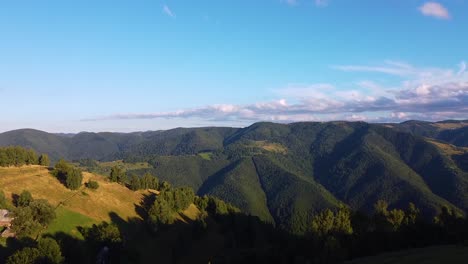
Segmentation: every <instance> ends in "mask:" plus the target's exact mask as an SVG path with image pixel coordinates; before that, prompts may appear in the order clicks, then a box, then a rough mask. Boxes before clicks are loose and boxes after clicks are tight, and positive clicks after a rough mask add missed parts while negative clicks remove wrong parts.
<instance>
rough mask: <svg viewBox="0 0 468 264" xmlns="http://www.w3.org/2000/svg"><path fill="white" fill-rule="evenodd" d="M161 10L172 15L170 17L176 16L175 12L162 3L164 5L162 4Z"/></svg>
mask: <svg viewBox="0 0 468 264" xmlns="http://www.w3.org/2000/svg"><path fill="white" fill-rule="evenodd" d="M163 12H164V13H165V14H166V15H168V16H170V17H172V18H175V17H176V15H175V13H174V12H172V10H171V9H170V8H169V7H168V6H167V5H164V6H163Z"/></svg>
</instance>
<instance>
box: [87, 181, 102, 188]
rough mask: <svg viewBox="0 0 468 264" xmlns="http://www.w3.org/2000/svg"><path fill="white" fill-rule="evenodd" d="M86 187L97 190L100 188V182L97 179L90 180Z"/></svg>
mask: <svg viewBox="0 0 468 264" xmlns="http://www.w3.org/2000/svg"><path fill="white" fill-rule="evenodd" d="M85 185H86V188H88V189H91V190H97V189H98V188H99V183H98V182H97V181H91V180H90V181H88V182H87V183H86V184H85Z"/></svg>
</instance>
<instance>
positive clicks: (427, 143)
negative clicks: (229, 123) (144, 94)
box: [0, 121, 468, 233]
mask: <svg viewBox="0 0 468 264" xmlns="http://www.w3.org/2000/svg"><path fill="white" fill-rule="evenodd" d="M466 124H467V122H465V121H445V122H437V123H430V122H420V121H409V122H405V123H401V124H368V123H364V122H325V123H320V122H303V123H293V124H275V123H267V122H263V123H256V124H253V125H251V126H249V127H246V128H217V127H208V128H177V129H172V130H167V131H150V132H138V133H129V134H123V133H79V134H76V135H54V134H48V133H45V132H40V131H34V130H19V131H11V132H7V133H3V134H0V145H22V146H26V147H30V148H33V149H35V150H38V151H40V152H41V153H42V152H44V153H48V154H49V155H50V156H51V157H52V159H56V158H57V157H59V156H61V155H62V156H64V157H66V158H67V159H70V160H81V161H80V162H79V163H80V164H81V165H82V166H84V167H85V168H86V169H89V170H92V171H96V172H100V173H105V174H106V173H109V171H110V167H109V166H110V165H109V164H114V163H108V162H106V161H114V160H117V159H119V160H123V163H121V164H120V165H119V166H121V167H122V168H124V169H125V170H126V172H127V174H128V175H129V176H130V175H133V174H135V175H139V176H142V175H143V174H145V173H150V174H152V175H156V176H157V177H158V178H160V179H161V180H164V181H168V182H171V183H172V184H174V185H175V186H189V187H192V188H193V189H194V190H195V191H196V192H197V194H199V195H203V194H211V195H214V196H217V197H219V198H222V199H224V200H226V201H228V202H230V203H232V204H234V205H236V206H237V207H239V208H241V209H242V210H243V211H244V212H247V213H249V214H252V215H254V216H258V217H260V219H263V220H265V221H267V222H274V224H276V225H277V226H281V227H282V228H284V229H286V230H289V231H292V232H295V233H304V232H307V231H308V230H307V228H309V225H308V223H309V222H310V218H311V216H312V215H313V214H314V213H315V212H317V211H320V210H321V209H323V208H327V207H332V208H334V207H336V206H338V205H339V204H340V203H344V204H346V205H348V206H350V208H352V209H354V210H361V211H365V212H369V211H371V210H372V209H373V205H374V203H375V202H376V201H377V200H380V199H384V200H386V201H387V202H389V204H390V206H391V207H403V206H406V205H407V204H408V202H413V203H415V204H416V205H417V206H418V207H420V208H421V209H422V211H423V212H424V214H425V215H426V216H427V217H431V216H433V215H434V214H436V213H437V212H438V211H439V210H440V208H441V206H447V207H450V208H454V209H455V210H457V211H459V212H461V211H464V212H466V211H467V210H468V191H467V190H468V170H467V168H468V160H467V157H468V154H467V153H468V151H466V149H464V148H462V147H456V146H453V147H447V146H450V145H447V144H448V143H447V142H457V144H458V143H460V144H462V145H463V135H464V134H463V132H459V131H463V130H464V129H466ZM450 133H451V134H454V135H452V136H450V137H449V136H444V135H446V134H450ZM423 136H424V137H423ZM429 137H433V138H432V139H430V138H429ZM441 137H443V138H444V139H443V140H442V139H441ZM83 159H86V160H83ZM92 160H99V161H100V162H94V161H92ZM130 164H135V165H130ZM138 164H140V165H138ZM141 164H144V166H142V165H141ZM114 165H116V164H114Z"/></svg>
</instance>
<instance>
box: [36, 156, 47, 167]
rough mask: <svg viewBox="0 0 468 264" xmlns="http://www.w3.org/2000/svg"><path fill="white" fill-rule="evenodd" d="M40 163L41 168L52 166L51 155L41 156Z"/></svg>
mask: <svg viewBox="0 0 468 264" xmlns="http://www.w3.org/2000/svg"><path fill="white" fill-rule="evenodd" d="M38 162H39V165H41V166H46V167H49V165H50V160H49V155H47V154H41V156H39V160H38Z"/></svg>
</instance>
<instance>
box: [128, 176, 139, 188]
mask: <svg viewBox="0 0 468 264" xmlns="http://www.w3.org/2000/svg"><path fill="white" fill-rule="evenodd" d="M129 186H130V190H133V191H136V190H140V189H142V187H141V180H140V177H138V176H137V175H135V174H133V175H132V176H131V177H130V183H129Z"/></svg>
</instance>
